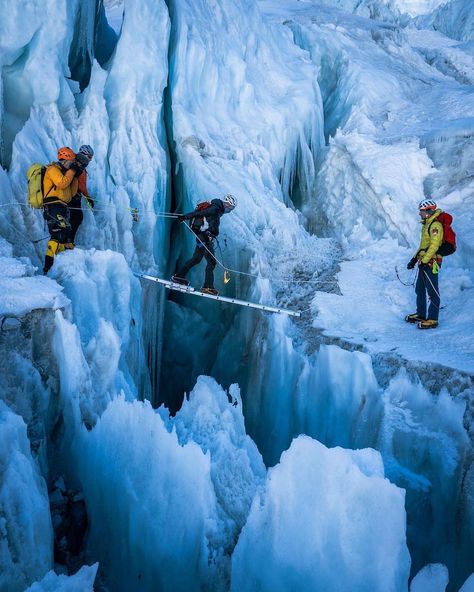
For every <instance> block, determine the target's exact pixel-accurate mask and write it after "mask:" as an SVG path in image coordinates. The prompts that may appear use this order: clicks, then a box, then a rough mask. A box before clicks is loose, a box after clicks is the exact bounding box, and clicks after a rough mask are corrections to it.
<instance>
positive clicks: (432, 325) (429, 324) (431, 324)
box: [418, 319, 438, 329]
mask: <svg viewBox="0 0 474 592" xmlns="http://www.w3.org/2000/svg"><path fill="white" fill-rule="evenodd" d="M437 326H438V321H433V320H431V319H426V321H420V322H419V323H418V329H436V327H437Z"/></svg>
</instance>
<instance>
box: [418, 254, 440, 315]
mask: <svg viewBox="0 0 474 592" xmlns="http://www.w3.org/2000/svg"><path fill="white" fill-rule="evenodd" d="M438 275H439V274H437V273H433V272H432V271H431V267H430V266H429V265H423V264H420V266H419V270H418V277H417V279H416V286H415V291H416V312H417V314H418V316H420V317H422V318H423V319H426V318H428V319H430V320H432V321H437V320H438V316H439V308H440V299H439V289H438ZM426 295H428V297H429V299H430V306H429V309H428V316H426Z"/></svg>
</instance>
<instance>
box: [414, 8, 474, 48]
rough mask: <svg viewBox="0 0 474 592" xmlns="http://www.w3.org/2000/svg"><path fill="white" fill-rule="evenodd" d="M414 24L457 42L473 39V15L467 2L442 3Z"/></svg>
mask: <svg viewBox="0 0 474 592" xmlns="http://www.w3.org/2000/svg"><path fill="white" fill-rule="evenodd" d="M416 22H417V25H418V26H420V27H423V28H425V27H426V28H427V27H432V28H433V29H434V30H435V31H441V32H442V33H444V34H445V35H447V36H448V37H451V38H453V39H458V40H459V41H472V40H473V39H474V15H473V12H472V4H471V3H470V2H469V0H450V1H449V2H443V3H441V4H440V5H439V6H438V7H437V8H436V10H433V11H432V12H431V14H426V16H421V17H419V18H418V19H417V21H416Z"/></svg>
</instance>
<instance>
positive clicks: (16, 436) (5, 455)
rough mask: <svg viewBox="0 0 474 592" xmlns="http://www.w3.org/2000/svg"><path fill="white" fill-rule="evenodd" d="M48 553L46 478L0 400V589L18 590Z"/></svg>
mask: <svg viewBox="0 0 474 592" xmlns="http://www.w3.org/2000/svg"><path fill="white" fill-rule="evenodd" d="M52 555H53V529H52V526H51V517H50V514H49V501H48V491H47V488H46V483H45V481H44V479H43V477H42V476H41V473H40V471H39V468H38V465H37V463H36V462H35V460H34V459H33V457H32V454H31V450H30V442H29V440H28V436H27V431H26V424H25V423H24V421H23V420H22V418H21V417H20V416H18V415H16V414H14V413H12V412H11V411H10V410H9V409H8V407H7V406H6V405H5V404H4V403H3V402H2V401H0V590H1V591H2V592H23V590H24V589H25V587H27V586H28V585H29V584H30V583H31V582H33V581H35V580H37V579H39V578H41V577H42V576H43V575H44V574H45V572H46V571H48V569H50V566H51V564H52Z"/></svg>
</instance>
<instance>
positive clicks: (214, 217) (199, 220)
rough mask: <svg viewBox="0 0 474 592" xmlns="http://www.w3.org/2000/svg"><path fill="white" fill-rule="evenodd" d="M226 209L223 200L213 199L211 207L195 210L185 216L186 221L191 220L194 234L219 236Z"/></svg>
mask: <svg viewBox="0 0 474 592" xmlns="http://www.w3.org/2000/svg"><path fill="white" fill-rule="evenodd" d="M225 211H226V210H225V207H224V204H223V202H222V200H221V199H213V200H212V201H211V205H210V206H209V207H207V208H204V209H203V210H194V211H192V212H189V214H185V215H184V218H185V220H191V221H192V222H191V228H192V230H193V231H194V232H206V231H208V232H209V233H210V234H212V235H213V236H218V235H219V224H220V221H221V216H222V215H223V214H225Z"/></svg>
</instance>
